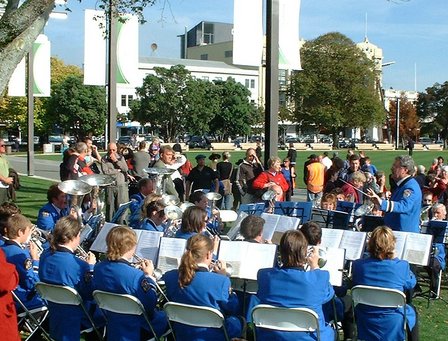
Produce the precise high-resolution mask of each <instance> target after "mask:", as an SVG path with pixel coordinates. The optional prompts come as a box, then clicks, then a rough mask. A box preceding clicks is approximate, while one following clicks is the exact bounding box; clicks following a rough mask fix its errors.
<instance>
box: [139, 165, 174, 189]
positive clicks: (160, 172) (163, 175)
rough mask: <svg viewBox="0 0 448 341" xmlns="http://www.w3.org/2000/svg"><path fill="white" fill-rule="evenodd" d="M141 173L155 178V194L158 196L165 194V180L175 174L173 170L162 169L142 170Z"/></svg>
mask: <svg viewBox="0 0 448 341" xmlns="http://www.w3.org/2000/svg"><path fill="white" fill-rule="evenodd" d="M143 171H144V172H145V173H148V175H156V176H157V180H156V193H157V194H160V195H163V194H165V193H166V180H167V179H168V178H169V177H170V176H171V174H173V173H174V172H175V170H174V169H170V168H162V167H152V168H143Z"/></svg>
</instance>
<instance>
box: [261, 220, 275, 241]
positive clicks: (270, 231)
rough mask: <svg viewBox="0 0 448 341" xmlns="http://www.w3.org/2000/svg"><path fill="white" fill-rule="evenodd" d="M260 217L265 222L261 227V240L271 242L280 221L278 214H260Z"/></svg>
mask: <svg viewBox="0 0 448 341" xmlns="http://www.w3.org/2000/svg"><path fill="white" fill-rule="evenodd" d="M261 217H262V218H263V219H264V220H265V223H264V226H263V239H264V240H272V236H273V235H274V232H275V229H276V227H277V224H278V221H279V219H280V215H279V214H270V213H262V214H261Z"/></svg>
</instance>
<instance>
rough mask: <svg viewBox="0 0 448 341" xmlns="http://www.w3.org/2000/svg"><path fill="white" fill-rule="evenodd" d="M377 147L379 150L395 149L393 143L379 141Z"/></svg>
mask: <svg viewBox="0 0 448 341" xmlns="http://www.w3.org/2000/svg"><path fill="white" fill-rule="evenodd" d="M376 147H377V148H378V150H395V146H394V144H393V143H377V144H376Z"/></svg>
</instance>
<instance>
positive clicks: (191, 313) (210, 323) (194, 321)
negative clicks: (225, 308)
mask: <svg viewBox="0 0 448 341" xmlns="http://www.w3.org/2000/svg"><path fill="white" fill-rule="evenodd" d="M163 310H165V312H166V314H167V315H168V322H169V323H170V327H171V330H172V331H173V335H174V338H175V337H176V334H175V333H174V329H173V327H172V325H171V321H172V322H178V323H182V324H186V325H188V326H192V327H202V328H220V329H222V330H223V332H224V337H225V339H226V340H227V341H229V335H228V333H227V329H226V327H225V325H224V316H223V314H222V313H221V312H220V311H219V310H217V309H214V308H210V307H203V306H195V305H190V304H182V303H176V302H167V303H166V304H165V305H164V306H163Z"/></svg>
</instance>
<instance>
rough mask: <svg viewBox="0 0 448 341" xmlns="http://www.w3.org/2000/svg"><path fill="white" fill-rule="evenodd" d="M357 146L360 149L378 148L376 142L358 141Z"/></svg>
mask: <svg viewBox="0 0 448 341" xmlns="http://www.w3.org/2000/svg"><path fill="white" fill-rule="evenodd" d="M356 148H357V149H358V150H376V149H377V146H376V145H375V144H374V143H357V144H356Z"/></svg>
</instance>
